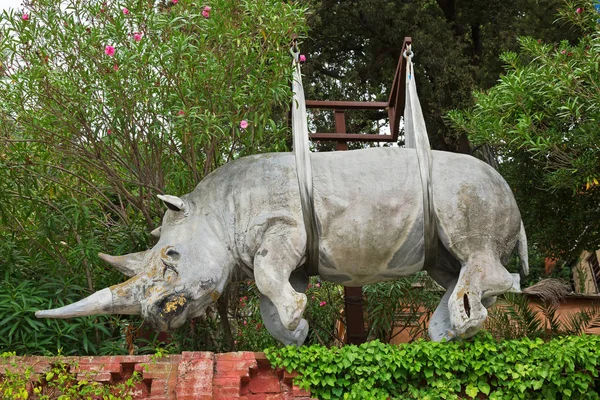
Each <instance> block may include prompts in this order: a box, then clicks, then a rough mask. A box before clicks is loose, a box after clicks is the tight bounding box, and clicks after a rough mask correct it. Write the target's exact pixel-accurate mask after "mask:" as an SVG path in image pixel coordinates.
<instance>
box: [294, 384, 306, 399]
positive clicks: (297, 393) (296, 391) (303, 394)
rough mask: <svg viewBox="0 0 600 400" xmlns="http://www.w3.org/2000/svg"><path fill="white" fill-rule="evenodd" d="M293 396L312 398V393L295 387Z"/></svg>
mask: <svg viewBox="0 0 600 400" xmlns="http://www.w3.org/2000/svg"><path fill="white" fill-rule="evenodd" d="M292 395H293V396H294V397H310V392H309V391H307V390H304V389H300V387H299V386H296V385H294V386H293V389H292Z"/></svg>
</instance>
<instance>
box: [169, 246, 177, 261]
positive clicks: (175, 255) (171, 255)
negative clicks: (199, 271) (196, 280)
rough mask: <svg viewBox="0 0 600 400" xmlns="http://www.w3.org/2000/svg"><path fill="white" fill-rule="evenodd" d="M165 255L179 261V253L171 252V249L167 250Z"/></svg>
mask: <svg viewBox="0 0 600 400" xmlns="http://www.w3.org/2000/svg"><path fill="white" fill-rule="evenodd" d="M167 255H168V256H169V257H171V258H173V259H175V260H179V256H180V254H179V252H178V251H177V250H173V249H169V251H167Z"/></svg>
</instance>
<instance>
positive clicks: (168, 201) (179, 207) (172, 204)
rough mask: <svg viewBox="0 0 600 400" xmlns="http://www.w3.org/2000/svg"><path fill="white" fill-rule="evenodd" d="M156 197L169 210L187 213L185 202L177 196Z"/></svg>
mask: <svg viewBox="0 0 600 400" xmlns="http://www.w3.org/2000/svg"><path fill="white" fill-rule="evenodd" d="M156 197H158V198H159V199H161V200H162V201H163V203H165V205H166V206H167V208H168V209H169V210H172V211H185V208H186V207H185V202H184V201H183V200H182V199H180V198H179V197H177V196H171V195H170V194H159V195H157V196H156Z"/></svg>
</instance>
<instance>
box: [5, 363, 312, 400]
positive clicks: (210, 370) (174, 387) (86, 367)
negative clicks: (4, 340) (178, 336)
mask: <svg viewBox="0 0 600 400" xmlns="http://www.w3.org/2000/svg"><path fill="white" fill-rule="evenodd" d="M60 360H61V362H63V363H71V362H72V363H73V364H74V365H76V370H75V371H74V372H75V373H77V377H78V379H87V380H89V379H94V380H95V381H97V382H101V383H107V384H109V383H113V384H114V383H119V382H123V381H124V380H126V379H128V378H129V377H131V375H132V374H133V372H134V371H137V372H139V373H140V375H141V377H142V380H141V382H140V383H138V385H137V387H136V389H135V396H134V398H136V399H155V400H159V399H164V400H167V399H185V400H208V399H216V400H225V399H244V400H288V399H290V400H291V399H299V400H300V399H301V400H309V399H310V393H308V392H306V391H304V390H300V389H299V388H298V387H297V386H295V385H293V383H292V381H293V378H294V376H295V375H293V374H288V373H287V372H285V371H282V370H273V369H272V368H271V365H270V364H269V361H267V359H266V358H265V356H264V354H263V353H251V352H237V353H225V354H214V353H208V352H183V353H182V354H181V355H169V356H165V357H163V358H159V359H155V360H153V359H152V358H151V357H150V356H98V357H63V358H61V359H60ZM53 363H56V359H54V358H51V357H36V356H32V357H11V358H7V359H4V360H0V378H1V375H2V374H4V373H5V370H6V369H8V370H10V371H11V372H17V371H19V370H21V371H24V370H25V369H26V368H27V367H31V368H32V370H33V372H34V375H33V376H32V379H33V380H37V378H38V377H39V375H40V374H45V373H46V372H47V371H49V370H50V368H51V365H52V364H53Z"/></svg>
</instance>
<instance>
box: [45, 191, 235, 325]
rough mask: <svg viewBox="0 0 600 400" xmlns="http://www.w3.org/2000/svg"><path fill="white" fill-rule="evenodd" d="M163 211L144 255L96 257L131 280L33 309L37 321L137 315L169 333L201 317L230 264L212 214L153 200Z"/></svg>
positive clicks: (169, 199) (172, 199)
mask: <svg viewBox="0 0 600 400" xmlns="http://www.w3.org/2000/svg"><path fill="white" fill-rule="evenodd" d="M158 197H159V198H160V199H161V200H162V201H163V202H164V203H165V205H166V206H167V208H168V210H167V212H166V213H165V216H164V218H163V224H162V226H161V227H160V228H159V229H155V230H154V231H153V233H152V234H153V235H154V236H159V240H158V242H157V243H156V245H155V246H154V247H153V248H152V249H150V250H147V251H143V252H139V253H133V254H127V255H123V256H110V255H107V254H103V253H100V254H99V257H100V258H101V259H102V260H104V261H106V262H108V263H109V264H111V265H113V266H114V267H115V268H117V269H118V270H119V271H121V272H122V273H124V274H125V275H127V276H129V277H131V278H130V279H129V280H127V281H126V282H123V283H121V284H118V285H114V286H111V287H109V288H105V289H102V290H100V291H98V292H96V293H94V294H92V295H91V296H89V297H87V298H85V299H83V300H80V301H78V302H76V303H73V304H69V305H67V306H64V307H60V308H57V309H53V310H45V311H37V312H36V313H35V315H36V316H37V317H38V318H72V317H80V316H86V315H96V314H129V315H140V314H141V315H142V317H143V318H144V320H145V321H146V322H148V323H149V324H150V325H151V326H152V327H153V328H154V329H156V330H160V331H165V330H169V329H175V328H178V327H180V326H181V325H183V324H184V323H185V321H186V320H187V319H188V318H194V317H197V316H200V315H202V314H203V313H204V311H205V309H206V307H207V306H208V305H209V304H211V303H213V302H215V301H216V300H217V299H218V298H219V296H220V294H221V293H222V292H223V290H224V287H225V286H226V285H227V282H228V280H229V278H230V272H231V270H232V268H230V267H229V266H231V265H232V264H233V263H232V262H230V261H231V256H230V254H229V253H230V252H229V251H227V245H223V243H226V240H225V239H226V238H225V237H224V235H223V234H222V233H223V230H222V229H221V228H220V227H221V226H222V224H220V223H219V222H220V221H219V220H218V218H219V216H218V215H215V214H211V213H210V212H207V211H205V210H200V209H199V208H198V207H197V206H196V205H195V204H194V203H193V202H191V201H186V200H185V196H184V198H179V197H176V196H169V195H164V196H162V195H159V196H158Z"/></svg>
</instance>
